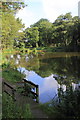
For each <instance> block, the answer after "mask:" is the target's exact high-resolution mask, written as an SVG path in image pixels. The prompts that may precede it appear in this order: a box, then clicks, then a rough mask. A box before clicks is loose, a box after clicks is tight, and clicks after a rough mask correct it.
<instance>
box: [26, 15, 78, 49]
mask: <svg viewBox="0 0 80 120" xmlns="http://www.w3.org/2000/svg"><path fill="white" fill-rule="evenodd" d="M36 27H37V30H38V32H39V33H38V34H35V32H34V30H33V29H34V28H35V29H36ZM79 29H80V19H79V18H78V16H75V17H72V16H71V13H66V14H65V15H60V16H59V17H58V18H57V19H56V20H55V22H54V23H51V22H49V21H48V20H47V19H40V20H39V21H38V22H37V23H35V24H33V25H31V26H30V28H26V29H25V31H24V32H25V38H26V39H27V41H26V43H28V44H30V45H31V46H32V47H34V45H33V43H32V42H31V41H32V40H33V41H34V38H35V41H37V38H36V36H38V39H39V40H38V45H39V47H41V46H47V47H50V46H52V47H63V48H66V51H79V50H80V49H79V47H80V35H79V34H80V31H79ZM32 34H33V35H32ZM33 36H35V37H33ZM25 38H24V39H25ZM24 41H25V40H24ZM35 46H36V45H35ZM26 47H27V45H26Z"/></svg>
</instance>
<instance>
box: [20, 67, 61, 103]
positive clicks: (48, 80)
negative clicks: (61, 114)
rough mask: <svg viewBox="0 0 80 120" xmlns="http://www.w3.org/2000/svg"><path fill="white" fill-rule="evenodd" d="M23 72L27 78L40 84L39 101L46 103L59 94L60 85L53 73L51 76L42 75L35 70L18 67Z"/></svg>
mask: <svg viewBox="0 0 80 120" xmlns="http://www.w3.org/2000/svg"><path fill="white" fill-rule="evenodd" d="M18 70H19V71H21V73H24V74H26V79H27V80H29V81H31V82H33V83H35V84H37V85H39V102H41V103H46V102H49V101H50V100H52V99H53V98H54V96H55V95H56V94H57V88H58V87H59V85H58V83H57V81H56V80H55V78H53V74H52V75H50V76H49V77H45V78H43V77H41V76H39V75H38V74H37V73H35V72H34V71H28V70H26V69H25V68H18Z"/></svg>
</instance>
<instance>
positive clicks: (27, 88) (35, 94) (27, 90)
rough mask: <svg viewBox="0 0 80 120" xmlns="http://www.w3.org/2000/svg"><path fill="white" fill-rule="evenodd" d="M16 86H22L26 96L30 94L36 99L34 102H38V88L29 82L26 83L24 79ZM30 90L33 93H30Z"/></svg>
mask: <svg viewBox="0 0 80 120" xmlns="http://www.w3.org/2000/svg"><path fill="white" fill-rule="evenodd" d="M17 83H18V84H20V85H21V87H22V84H23V87H24V91H25V94H26V95H29V94H32V95H33V97H34V99H36V102H39V86H38V85H36V84H34V83H33V82H31V81H28V80H26V79H23V80H22V81H21V82H17ZM32 89H33V90H34V91H32Z"/></svg>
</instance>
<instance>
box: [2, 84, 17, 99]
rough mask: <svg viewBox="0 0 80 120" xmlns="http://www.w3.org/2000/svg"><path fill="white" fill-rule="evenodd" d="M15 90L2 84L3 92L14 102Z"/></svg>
mask: <svg viewBox="0 0 80 120" xmlns="http://www.w3.org/2000/svg"><path fill="white" fill-rule="evenodd" d="M15 91H16V90H15V89H14V88H13V87H12V86H11V85H9V84H8V83H6V82H3V92H6V93H7V94H8V95H10V96H11V97H12V98H13V99H14V100H16V98H15Z"/></svg>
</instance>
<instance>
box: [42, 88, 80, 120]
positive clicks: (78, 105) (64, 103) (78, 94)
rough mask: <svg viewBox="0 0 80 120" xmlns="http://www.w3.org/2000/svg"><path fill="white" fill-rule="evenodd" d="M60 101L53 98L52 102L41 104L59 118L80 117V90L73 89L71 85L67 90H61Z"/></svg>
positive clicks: (55, 117)
mask: <svg viewBox="0 0 80 120" xmlns="http://www.w3.org/2000/svg"><path fill="white" fill-rule="evenodd" d="M59 99H60V101H59V102H57V100H56V101H55V100H53V101H52V103H51V104H50V103H47V104H44V105H41V108H42V109H43V110H44V111H45V112H46V113H47V114H48V115H49V116H50V118H54V120H57V119H67V120H69V119H71V120H79V119H80V101H79V99H80V90H75V91H73V90H72V88H71V87H70V88H69V89H68V90H67V91H66V92H63V90H62V89H61V90H60V92H59Z"/></svg>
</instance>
